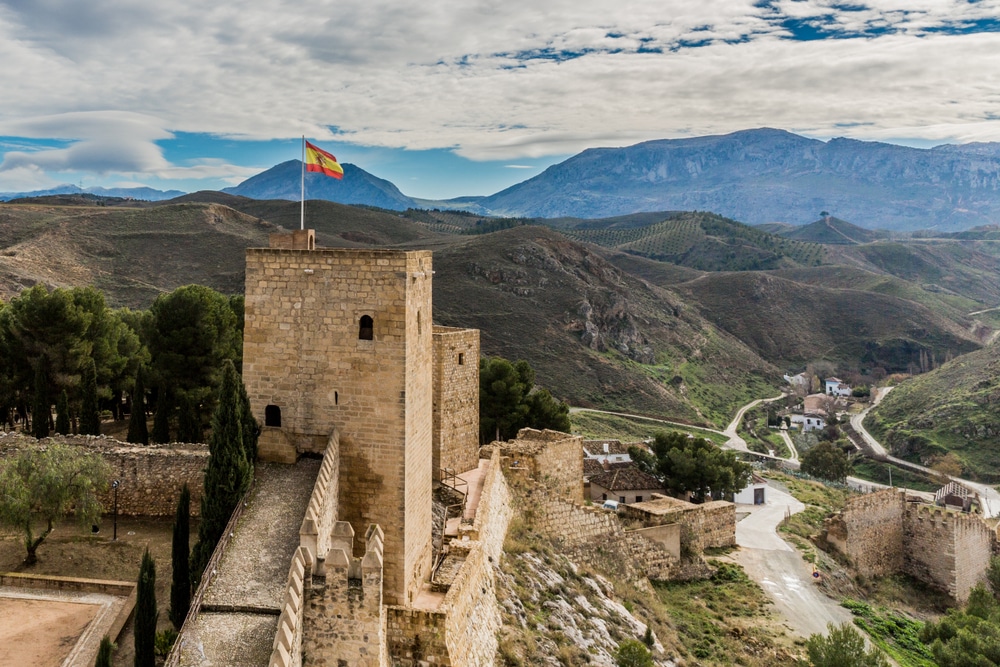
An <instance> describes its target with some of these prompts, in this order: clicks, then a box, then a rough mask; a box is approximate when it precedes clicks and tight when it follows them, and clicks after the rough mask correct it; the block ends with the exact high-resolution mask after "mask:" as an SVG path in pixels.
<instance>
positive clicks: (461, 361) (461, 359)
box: [458, 352, 465, 366]
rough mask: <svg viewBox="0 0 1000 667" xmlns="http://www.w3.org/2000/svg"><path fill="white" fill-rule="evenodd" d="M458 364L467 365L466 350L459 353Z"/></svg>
mask: <svg viewBox="0 0 1000 667" xmlns="http://www.w3.org/2000/svg"><path fill="white" fill-rule="evenodd" d="M458 365H459V366H463V365H465V352H459V353H458Z"/></svg>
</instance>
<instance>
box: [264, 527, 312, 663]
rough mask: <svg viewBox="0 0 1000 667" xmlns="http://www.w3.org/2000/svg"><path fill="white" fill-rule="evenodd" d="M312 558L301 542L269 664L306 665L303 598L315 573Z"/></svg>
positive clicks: (291, 568)
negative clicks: (303, 657) (303, 648)
mask: <svg viewBox="0 0 1000 667" xmlns="http://www.w3.org/2000/svg"><path fill="white" fill-rule="evenodd" d="M312 560H313V558H312V556H311V555H310V553H309V550H308V548H306V547H302V546H300V547H299V548H298V549H296V550H295V555H294V556H293V557H292V565H291V567H290V568H289V569H288V584H287V589H286V593H285V599H284V602H283V603H282V605H281V613H280V615H279V616H278V632H277V634H276V635H275V637H274V646H273V648H272V650H271V659H270V661H269V662H268V667H301V666H302V628H303V618H304V614H303V613H302V612H303V601H304V600H305V594H306V582H307V581H308V580H309V579H310V578H311V577H312V568H311V563H312Z"/></svg>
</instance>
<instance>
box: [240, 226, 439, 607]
mask: <svg viewBox="0 0 1000 667" xmlns="http://www.w3.org/2000/svg"><path fill="white" fill-rule="evenodd" d="M299 236H301V238H294V237H293V238H292V239H291V240H289V239H285V238H283V237H279V238H277V239H275V238H272V239H271V247H270V248H250V249H248V250H247V264H246V313H245V329H244V338H243V359H244V364H243V380H244V383H245V384H246V388H247V393H248V394H249V397H250V404H251V407H252V409H253V412H254V415H256V416H257V417H258V419H260V417H261V416H263V420H262V421H263V424H264V427H263V433H262V434H261V439H260V444H259V452H260V456H261V458H262V459H264V460H272V461H285V462H289V461H294V460H295V458H296V457H297V456H298V455H299V454H301V453H306V452H321V451H323V450H324V448H325V447H326V445H327V442H328V441H329V440H330V434H331V433H332V432H333V430H334V429H335V428H336V429H337V430H338V431H339V433H340V451H339V472H338V475H339V478H340V484H339V489H340V490H339V498H338V516H339V518H340V519H341V520H344V521H348V522H350V524H351V525H352V526H353V528H354V530H355V532H356V533H358V534H364V533H365V530H366V529H367V528H368V526H369V525H370V524H372V523H376V524H378V525H379V526H381V528H382V530H383V531H384V533H385V543H384V568H385V574H384V601H385V603H386V604H409V603H410V602H412V600H413V597H414V596H415V595H416V593H417V591H418V590H419V588H420V584H421V582H423V581H424V580H425V579H426V578H427V575H428V573H429V570H430V566H431V522H432V512H431V486H432V470H431V466H432V446H431V442H432V423H433V416H432V409H433V343H432V329H433V327H432V319H431V318H432V311H431V277H432V274H433V271H432V268H431V253H430V251H398V250H372V249H329V248H316V247H315V244H314V242H313V241H312V235H311V233H310V234H306V235H303V234H302V233H299ZM354 555H355V556H362V555H363V554H354Z"/></svg>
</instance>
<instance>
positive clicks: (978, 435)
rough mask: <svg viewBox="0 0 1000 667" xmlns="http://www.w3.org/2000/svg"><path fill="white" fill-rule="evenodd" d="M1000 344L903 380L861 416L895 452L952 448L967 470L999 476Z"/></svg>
mask: <svg viewBox="0 0 1000 667" xmlns="http://www.w3.org/2000/svg"><path fill="white" fill-rule="evenodd" d="M998 402H1000V347H997V346H996V345H991V346H989V347H986V348H983V349H982V350H978V351H976V352H973V353H971V354H968V355H965V356H963V357H959V358H958V359H955V360H953V361H951V362H950V363H947V364H944V365H943V366H941V367H940V368H938V369H937V370H934V371H931V372H930V373H926V374H923V375H918V376H916V377H914V378H911V379H909V380H907V381H906V382H903V383H902V384H900V385H899V386H898V387H896V388H895V389H893V390H892V392H891V393H890V394H889V395H888V396H886V397H885V398H884V399H883V400H882V402H881V403H880V404H879V405H878V407H876V408H875V409H874V410H872V412H871V413H870V414H869V416H868V418H867V420H866V421H865V427H866V428H868V429H869V430H870V431H871V432H872V433H873V434H875V435H876V437H878V438H880V439H881V440H882V442H883V444H886V445H888V446H889V447H890V448H891V450H892V451H893V453H895V454H896V455H898V456H900V457H903V458H907V459H911V460H915V461H924V462H926V461H928V460H929V459H931V458H932V457H934V456H940V455H942V454H944V453H946V452H955V453H956V454H957V455H958V456H959V458H961V459H962V462H963V464H964V465H965V467H966V470H967V472H969V473H970V474H975V475H979V476H980V477H982V478H983V479H985V480H987V481H989V482H991V483H997V482H1000V412H998V411H997V407H996V406H997V403H998Z"/></svg>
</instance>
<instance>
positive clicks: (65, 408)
mask: <svg viewBox="0 0 1000 667" xmlns="http://www.w3.org/2000/svg"><path fill="white" fill-rule="evenodd" d="M56 433H58V434H59V435H69V396H67V395H66V390H65V389H63V391H62V393H61V394H59V400H58V401H56Z"/></svg>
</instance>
